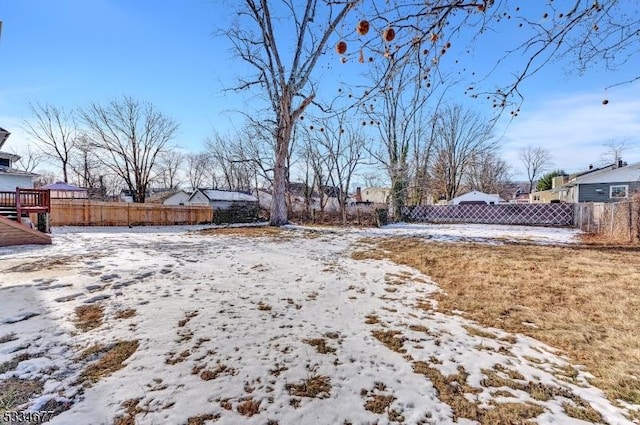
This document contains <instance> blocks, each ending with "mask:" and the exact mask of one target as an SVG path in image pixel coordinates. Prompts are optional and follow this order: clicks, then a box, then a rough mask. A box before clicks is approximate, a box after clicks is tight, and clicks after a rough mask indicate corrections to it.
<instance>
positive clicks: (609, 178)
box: [566, 162, 640, 186]
mask: <svg viewBox="0 0 640 425" xmlns="http://www.w3.org/2000/svg"><path fill="white" fill-rule="evenodd" d="M633 181H640V162H636V163H634V164H630V165H625V166H623V167H618V168H613V169H612V168H611V166H608V167H605V168H604V169H599V170H597V171H595V172H593V173H589V174H586V175H582V176H580V177H576V178H575V179H573V180H571V181H570V182H569V183H567V184H566V186H575V185H577V184H593V183H623V182H633Z"/></svg>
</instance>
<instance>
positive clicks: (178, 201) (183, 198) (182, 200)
mask: <svg viewBox="0 0 640 425" xmlns="http://www.w3.org/2000/svg"><path fill="white" fill-rule="evenodd" d="M191 194H192V192H187V191H186V190H179V191H177V192H176V193H173V194H171V195H169V196H166V197H165V198H164V199H163V200H162V205H185V204H186V203H187V202H188V201H189V198H190V197H191Z"/></svg>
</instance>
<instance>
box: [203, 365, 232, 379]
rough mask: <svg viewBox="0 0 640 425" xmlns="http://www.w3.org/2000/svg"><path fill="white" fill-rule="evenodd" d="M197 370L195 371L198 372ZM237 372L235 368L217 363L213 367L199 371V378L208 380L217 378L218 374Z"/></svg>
mask: <svg viewBox="0 0 640 425" xmlns="http://www.w3.org/2000/svg"><path fill="white" fill-rule="evenodd" d="M200 370H201V369H200ZM200 370H197V371H196V373H197V372H200ZM236 373H237V371H236V369H234V368H232V367H229V366H227V365H225V364H223V363H218V364H217V365H216V368H215V369H205V370H203V371H202V372H200V379H202V380H203V381H210V380H212V379H216V378H218V376H220V375H223V374H225V375H235V374H236Z"/></svg>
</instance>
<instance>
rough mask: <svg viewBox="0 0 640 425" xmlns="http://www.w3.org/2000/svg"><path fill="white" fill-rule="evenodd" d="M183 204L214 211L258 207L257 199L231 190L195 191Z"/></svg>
mask: <svg viewBox="0 0 640 425" xmlns="http://www.w3.org/2000/svg"><path fill="white" fill-rule="evenodd" d="M185 204H187V205H210V206H211V208H214V209H220V210H226V209H228V208H230V207H231V206H233V205H255V206H258V198H257V197H255V196H253V195H250V194H248V193H244V192H235V191H232V190H219V189H197V190H196V191H195V192H193V193H192V194H191V196H190V197H189V199H188V200H187V202H185Z"/></svg>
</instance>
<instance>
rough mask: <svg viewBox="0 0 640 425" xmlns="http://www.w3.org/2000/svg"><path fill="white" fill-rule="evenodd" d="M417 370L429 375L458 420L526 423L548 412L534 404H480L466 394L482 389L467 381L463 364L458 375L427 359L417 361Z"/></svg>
mask: <svg viewBox="0 0 640 425" xmlns="http://www.w3.org/2000/svg"><path fill="white" fill-rule="evenodd" d="M413 370H414V372H415V373H419V374H421V375H425V376H426V377H427V378H429V380H430V381H431V383H432V385H433V386H434V387H435V389H436V390H437V391H438V397H439V398H440V400H441V401H442V402H444V403H446V404H448V405H449V406H451V409H452V411H453V420H454V421H457V420H458V418H465V419H470V420H473V421H478V422H479V423H480V424H482V425H514V424H516V425H519V424H522V425H524V424H531V423H533V422H531V419H533V418H535V417H536V416H538V415H541V414H542V413H543V412H544V409H543V408H542V407H540V406H537V405H534V404H531V403H493V406H492V407H491V408H489V409H487V408H484V407H480V406H479V404H478V403H477V402H472V401H470V400H469V398H467V397H466V396H465V394H477V393H479V392H480V390H479V389H477V388H474V387H471V386H469V385H468V384H467V377H468V374H467V373H466V371H465V370H464V369H463V368H462V367H459V368H458V373H457V374H455V375H450V376H444V375H443V374H442V373H441V372H440V371H439V370H438V369H435V368H432V367H430V366H429V364H428V363H425V362H415V363H414V364H413Z"/></svg>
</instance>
